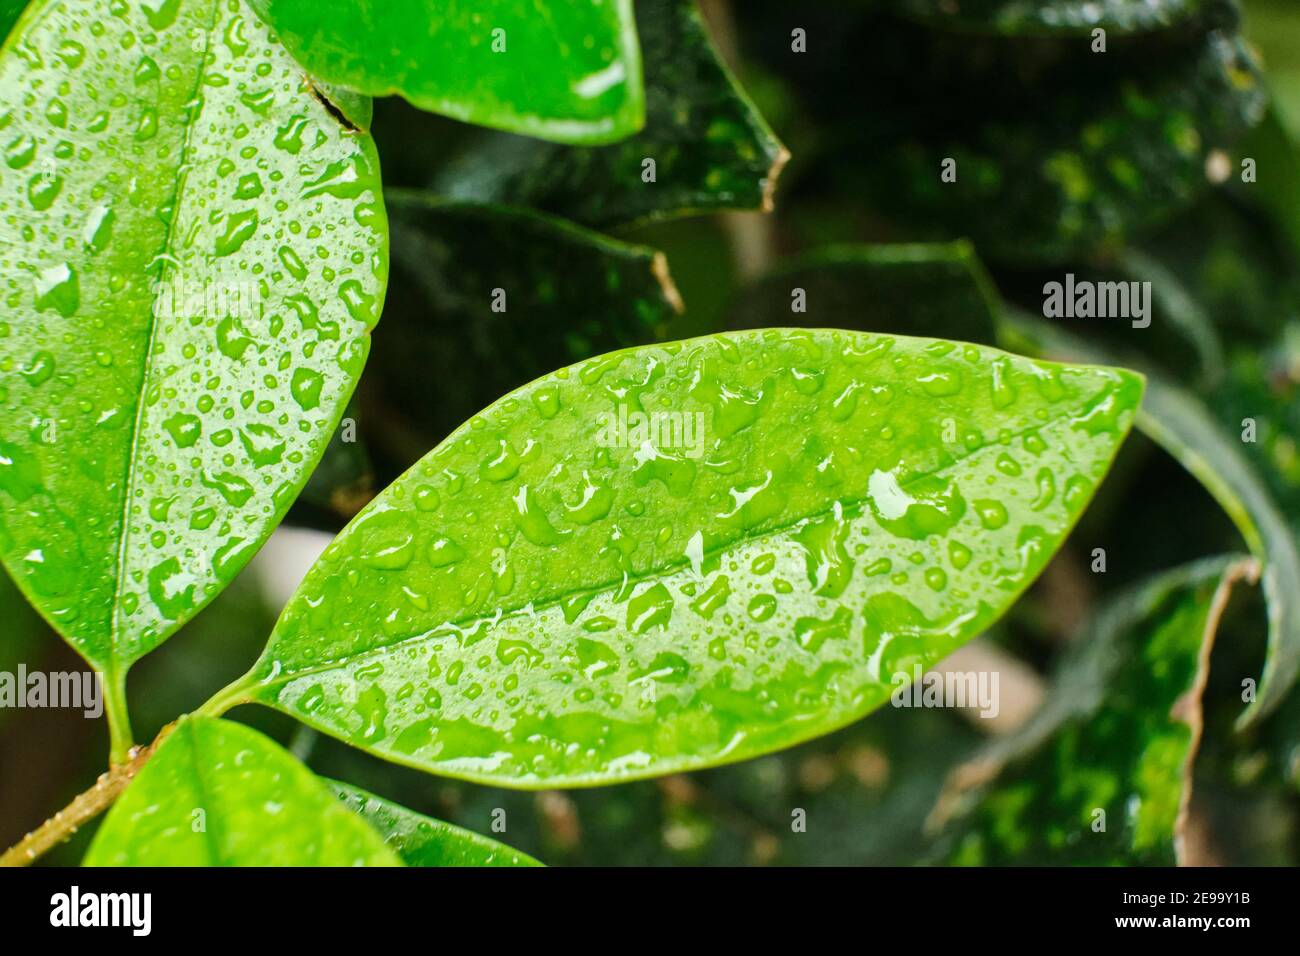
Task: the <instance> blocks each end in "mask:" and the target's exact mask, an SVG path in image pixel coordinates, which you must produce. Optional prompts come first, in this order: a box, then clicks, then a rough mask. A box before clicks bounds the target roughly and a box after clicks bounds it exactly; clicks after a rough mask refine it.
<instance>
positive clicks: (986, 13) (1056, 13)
mask: <svg viewBox="0 0 1300 956" xmlns="http://www.w3.org/2000/svg"><path fill="white" fill-rule="evenodd" d="M896 2H897V6H898V8H899V10H900V11H902V12H903V13H905V14H907V15H909V16H914V17H916V18H918V19H920V20H922V21H924V22H925V23H928V24H930V25H932V26H936V27H956V28H959V29H966V30H981V31H983V30H987V31H991V32H994V33H1004V34H1008V35H1013V36H1042V35H1056V34H1064V35H1084V36H1086V35H1088V34H1090V33H1091V32H1092V31H1093V30H1094V29H1095V28H1097V27H1101V28H1103V29H1105V30H1106V31H1107V32H1112V31H1113V32H1115V33H1141V32H1145V31H1149V30H1159V29H1162V28H1164V27H1169V26H1173V25H1176V24H1179V23H1181V22H1183V21H1185V20H1188V19H1190V18H1191V17H1192V16H1194V15H1195V14H1197V13H1200V12H1201V11H1202V10H1203V9H1205V8H1206V7H1207V6H1209V4H1207V3H1205V2H1204V0H959V2H955V3H954V2H953V0H896Z"/></svg>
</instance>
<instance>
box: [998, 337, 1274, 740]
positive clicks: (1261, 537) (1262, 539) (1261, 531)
mask: <svg viewBox="0 0 1300 956" xmlns="http://www.w3.org/2000/svg"><path fill="white" fill-rule="evenodd" d="M1013 321H1014V326H1015V327H1016V328H1018V329H1020V330H1022V331H1023V332H1024V333H1025V334H1026V335H1028V336H1029V338H1030V339H1036V340H1037V341H1038V342H1039V343H1040V344H1041V345H1042V346H1043V348H1044V351H1045V352H1046V354H1050V355H1052V356H1054V357H1058V358H1064V359H1068V360H1072V361H1083V362H1105V361H1110V360H1113V357H1112V356H1110V355H1109V354H1108V353H1106V352H1105V351H1104V350H1101V349H1098V348H1096V347H1095V346H1093V345H1090V344H1087V343H1084V342H1082V341H1080V340H1078V339H1076V338H1074V337H1073V336H1071V335H1069V334H1068V333H1066V332H1063V331H1061V330H1059V329H1057V328H1055V327H1053V326H1051V325H1049V324H1048V323H1046V322H1042V321H1032V322H1030V321H1026V320H1025V319H1023V318H1020V319H1015V320H1013ZM1146 375H1147V390H1146V398H1145V400H1144V402H1143V406H1142V412H1141V414H1140V415H1139V417H1138V426H1139V427H1140V428H1141V429H1142V431H1143V432H1145V433H1146V434H1147V435H1149V436H1150V437H1151V438H1152V439H1153V440H1154V441H1156V442H1157V443H1158V444H1160V445H1161V446H1162V447H1163V448H1164V449H1165V450H1166V451H1167V452H1169V454H1171V455H1173V456H1174V457H1175V458H1176V459H1178V461H1179V462H1181V463H1182V465H1183V467H1184V468H1186V469H1187V470H1188V471H1189V472H1190V473H1191V474H1192V475H1194V476H1195V477H1196V478H1197V480H1199V481H1200V482H1201V484H1203V485H1204V486H1205V489H1206V490H1207V491H1208V492H1209V493H1210V494H1211V495H1212V496H1213V497H1214V500H1215V501H1217V502H1218V503H1219V505H1220V507H1222V508H1223V510H1224V511H1225V512H1226V513H1227V515H1228V517H1229V518H1231V519H1232V522H1233V524H1235V525H1236V526H1237V530H1238V531H1240V532H1241V536H1242V538H1243V539H1245V542H1246V545H1247V547H1249V548H1250V551H1251V554H1253V555H1254V556H1255V557H1256V558H1257V559H1258V560H1259V562H1260V563H1261V564H1262V565H1263V569H1264V570H1263V575H1262V582H1263V588H1264V594H1265V596H1266V597H1267V599H1268V622H1269V632H1268V656H1267V659H1266V660H1265V662H1264V673H1263V675H1262V676H1261V678H1260V683H1259V689H1258V693H1257V695H1256V698H1255V700H1254V702H1253V703H1251V704H1250V706H1249V707H1248V708H1247V709H1246V710H1245V711H1244V712H1243V714H1242V717H1241V725H1242V726H1243V727H1247V726H1250V725H1252V724H1254V723H1256V722H1257V721H1259V720H1261V719H1262V718H1263V717H1265V716H1266V715H1268V714H1269V713H1270V712H1271V711H1273V710H1274V709H1275V708H1276V707H1277V706H1278V705H1279V704H1280V703H1281V702H1282V700H1283V699H1284V698H1285V697H1286V695H1287V692H1288V691H1289V690H1290V689H1291V688H1292V686H1293V685H1294V684H1295V683H1296V676H1297V674H1300V549H1298V548H1297V544H1296V537H1295V535H1294V533H1293V532H1292V529H1291V528H1290V527H1289V526H1288V524H1287V520H1286V518H1285V517H1284V516H1283V515H1282V513H1281V512H1280V511H1279V510H1278V507H1277V505H1276V504H1275V502H1274V500H1273V497H1272V495H1271V494H1270V492H1269V489H1268V486H1267V485H1265V484H1264V482H1263V481H1261V480H1260V478H1259V476H1258V474H1257V473H1256V471H1255V468H1254V467H1253V466H1252V464H1251V462H1250V461H1249V460H1248V459H1247V458H1246V457H1245V456H1244V455H1243V453H1242V450H1241V449H1242V443H1241V442H1240V441H1239V440H1238V439H1237V438H1235V437H1234V436H1232V435H1229V434H1225V433H1224V431H1223V428H1222V426H1220V425H1219V423H1218V422H1217V421H1216V420H1215V418H1214V416H1213V415H1212V414H1211V413H1210V411H1209V410H1208V409H1207V408H1206V407H1205V406H1204V405H1203V404H1202V403H1201V402H1200V401H1198V400H1197V399H1196V397H1195V396H1194V395H1193V394H1191V393H1190V392H1188V391H1187V390H1185V389H1182V388H1180V387H1179V386H1178V385H1176V384H1173V383H1171V382H1169V381H1168V380H1166V379H1165V378H1164V377H1163V376H1160V375H1156V374H1154V373H1153V372H1151V371H1150V370H1147V371H1146Z"/></svg>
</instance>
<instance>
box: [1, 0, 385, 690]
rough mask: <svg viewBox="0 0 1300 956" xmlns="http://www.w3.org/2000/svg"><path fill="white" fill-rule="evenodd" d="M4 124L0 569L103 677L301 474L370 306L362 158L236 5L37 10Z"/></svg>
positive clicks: (188, 605) (198, 585) (361, 146)
mask: <svg viewBox="0 0 1300 956" xmlns="http://www.w3.org/2000/svg"><path fill="white" fill-rule="evenodd" d="M196 38H201V39H202V40H203V41H204V45H205V46H204V48H205V49H206V51H207V52H206V53H204V52H202V50H201V49H199V47H198V45H197V43H196ZM196 50H197V52H196ZM106 90H121V91H130V92H129V94H128V93H126V92H123V93H122V94H121V96H120V100H121V102H120V103H119V102H118V99H119V97H117V96H113V97H107V95H106V94H105V92H104V91H106ZM196 91H197V92H196ZM110 100H111V101H112V102H110ZM0 113H2V114H3V116H4V120H3V122H4V124H5V129H4V131H3V133H2V134H0V139H3V142H4V144H5V148H6V149H7V169H6V170H5V178H4V181H3V188H2V189H0V212H2V213H3V216H0V219H2V220H3V225H0V245H2V246H3V248H4V249H5V250H6V251H5V253H4V255H3V257H2V258H0V275H2V276H3V281H4V283H5V284H6V287H7V289H8V292H7V296H8V299H7V302H8V309H7V313H6V315H5V317H4V319H5V321H4V323H3V329H4V332H3V338H0V367H3V368H4V369H6V370H7V371H6V375H5V381H4V385H3V388H2V389H0V498H2V499H3V501H4V506H3V508H2V509H0V551H2V552H3V558H4V562H5V564H6V566H7V567H8V568H9V569H10V571H11V572H12V573H13V575H14V577H15V578H16V580H17V581H18V583H19V586H20V587H21V588H22V589H23V591H24V592H25V593H26V594H27V595H28V597H29V598H30V599H31V600H32V601H33V603H35V604H36V606H37V607H38V609H40V610H41V612H42V613H43V614H44V615H45V616H46V617H47V618H48V619H49V620H50V621H51V623H53V624H54V626H55V627H56V628H57V629H58V630H59V631H60V632H61V633H62V634H63V635H64V636H65V637H67V638H68V640H69V641H70V642H71V643H72V645H73V646H74V647H75V648H76V649H77V650H78V651H79V652H80V653H81V654H82V655H83V656H85V657H86V658H87V659H88V660H89V661H90V662H91V663H93V664H94V665H95V666H96V667H98V668H100V669H103V670H105V671H106V672H108V673H109V675H110V680H114V681H117V682H119V683H120V680H121V675H122V674H123V673H124V672H125V669H126V668H127V667H128V666H129V665H130V664H131V663H132V662H133V661H135V660H136V659H137V658H139V657H140V656H141V655H143V654H145V653H147V652H148V651H150V650H151V649H153V648H154V647H156V646H157V645H158V644H159V643H161V642H162V641H163V640H165V639H166V638H167V637H168V636H169V635H170V634H171V633H172V632H173V631H175V629H176V628H177V627H179V626H180V625H181V623H183V622H184V621H185V620H187V619H188V618H190V617H192V616H193V615H194V614H195V613H197V611H198V610H199V609H200V608H202V607H203V606H204V605H205V604H207V603H208V601H210V600H211V599H212V597H213V596H214V595H215V594H216V593H217V592H218V591H220V590H221V588H222V587H223V586H224V585H225V584H226V583H227V582H228V581H229V580H230V579H231V578H232V577H233V576H234V575H235V573H236V572H237V571H238V570H239V569H240V568H241V567H242V566H243V565H244V564H245V563H246V562H247V561H248V559H249V558H250V557H251V556H252V554H253V553H254V552H255V551H256V550H257V548H258V546H259V545H260V544H261V543H262V542H263V541H264V540H265V538H266V536H267V535H268V534H270V532H271V529H272V528H273V527H274V526H275V525H276V523H277V522H278V521H279V519H280V517H281V516H282V515H283V514H284V512H285V511H286V509H287V508H288V507H289V504H290V503H291V502H292V501H293V499H294V497H295V496H296V495H297V493H298V490H299V489H300V488H301V487H302V485H303V483H304V482H305V481H306V479H307V475H308V474H309V472H310V471H311V468H312V466H313V465H314V464H315V462H316V460H317V459H318V458H319V457H320V454H321V452H322V450H323V448H324V445H325V441H326V439H327V437H328V435H329V433H330V431H331V429H332V428H333V426H334V424H335V422H336V421H337V419H338V416H339V414H340V413H341V411H342V409H343V406H344V404H345V402H346V401H347V398H348V395H349V393H350V392H351V391H352V388H353V386H354V385H355V383H356V380H357V376H358V375H359V374H360V371H361V366H362V364H363V363H364V362H365V358H366V353H367V350H368V340H369V332H370V329H371V327H372V326H373V325H374V323H375V319H376V318H377V316H378V313H379V308H380V300H381V299H382V296H383V285H384V275H385V272H386V270H387V227H386V224H385V216H384V210H383V206H382V201H381V197H380V189H379V168H378V160H377V157H376V155H375V151H374V147H373V145H372V143H371V142H370V140H369V138H368V137H364V136H359V135H355V134H353V133H350V132H348V131H347V130H345V129H343V128H342V127H341V126H340V125H339V123H338V122H337V121H336V120H335V119H334V118H333V117H332V116H331V115H330V114H329V113H328V112H327V111H326V110H325V108H324V107H323V105H322V104H321V103H320V102H319V101H318V100H317V99H315V98H314V97H313V96H312V95H311V94H310V92H309V91H308V90H307V89H306V87H305V85H304V78H303V75H302V71H301V70H300V68H299V67H298V66H297V64H295V63H294V62H293V60H292V59H291V58H290V57H289V55H288V53H286V52H285V51H284V50H283V49H282V48H280V47H279V46H278V45H277V44H276V43H275V42H274V41H273V40H272V39H271V38H270V36H269V35H268V33H267V31H266V29H265V28H264V27H263V26H262V25H261V24H260V22H259V21H258V20H257V18H256V17H255V16H253V15H252V13H251V12H250V11H249V10H248V9H247V8H246V7H244V6H243V5H242V4H241V3H239V2H238V0H207V2H201V0H174V2H168V3H161V4H144V5H133V6H131V7H130V8H123V12H122V14H121V15H120V16H119V15H113V14H110V13H109V11H108V8H107V7H105V6H104V5H103V4H102V3H99V2H92V0H64V2H57V3H56V2H42V3H41V4H40V5H39V6H38V7H35V8H33V9H32V10H31V11H30V12H29V14H28V15H27V16H26V17H25V18H24V20H23V22H22V27H21V32H20V33H19V34H15V36H14V37H12V38H11V40H10V42H9V44H8V45H7V46H6V48H5V51H4V56H3V58H2V59H0ZM8 370H12V372H13V373H14V374H10V373H9V371H8Z"/></svg>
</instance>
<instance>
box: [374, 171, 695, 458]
mask: <svg viewBox="0 0 1300 956" xmlns="http://www.w3.org/2000/svg"><path fill="white" fill-rule="evenodd" d="M389 196H390V204H391V213H392V216H393V236H394V242H393V255H394V261H393V276H392V288H393V295H391V296H390V299H389V307H388V310H387V312H386V313H385V316H384V334H383V335H382V336H380V337H378V339H377V340H376V342H375V352H374V356H373V358H372V360H371V368H372V370H373V373H374V374H373V375H372V376H370V377H369V378H368V383H367V384H368V385H371V386H372V387H373V389H374V390H375V392H376V393H377V394H378V395H380V396H382V398H383V400H384V403H385V404H384V407H383V409H382V416H380V415H378V414H376V415H375V416H372V417H371V418H370V419H369V420H368V421H367V423H366V425H367V437H368V438H370V439H372V440H373V443H374V445H375V449H376V451H378V450H380V449H386V450H387V451H388V453H389V455H390V457H392V458H395V459H396V460H398V461H400V467H399V468H398V471H401V470H404V469H405V468H406V466H407V465H409V464H410V463H411V462H412V461H415V460H416V459H417V458H419V457H420V456H421V455H423V454H424V453H425V452H426V451H428V450H429V448H430V447H432V446H433V445H434V444H436V443H437V442H439V441H441V440H442V439H443V438H445V437H446V436H447V435H448V434H450V432H451V430H452V429H454V428H455V427H456V426H458V425H460V424H461V423H462V422H463V421H465V419H467V418H469V417H470V416H471V415H473V414H474V413H475V412H477V411H479V410H480V409H482V408H483V407H484V406H486V405H488V404H490V403H491V402H492V401H493V400H495V399H496V398H499V397H500V396H501V395H504V394H505V393H506V392H508V391H511V390H512V389H515V388H518V387H519V386H520V385H523V384H525V383H527V382H530V381H532V380H533V379H535V378H537V377H538V376H541V375H544V374H546V373H547V372H548V371H550V370H552V369H555V368H558V367H560V366H562V365H568V364H570V363H572V362H576V361H578V360H580V359H584V358H589V357H590V356H592V355H595V354H600V353H603V352H611V351H613V350H615V349H618V348H626V347H629V346H633V345H643V344H646V343H649V342H653V341H656V340H657V339H659V338H661V337H662V336H661V332H662V330H663V328H664V327H665V326H666V325H667V323H668V321H669V320H670V319H671V318H672V317H673V316H674V315H675V314H676V313H677V311H678V310H680V309H681V307H682V303H681V300H680V298H679V296H678V294H677V289H676V288H675V286H674V285H673V282H672V278H671V277H670V276H669V273H668V264H667V261H666V260H665V259H664V257H663V256H662V255H660V254H659V253H658V252H656V251H655V250H654V249H651V248H648V247H646V246H642V245H633V244H629V243H626V242H619V241H617V240H614V239H610V238H608V237H607V236H602V235H599V234H597V233H594V232H590V231H588V230H586V229H583V228H580V227H577V226H574V225H572V224H570V223H566V222H564V221H563V220H560V219H554V218H552V217H550V216H544V215H539V214H537V213H533V212H530V211H528V210H525V209H513V208H509V207H504V206H481V205H475V204H466V203H446V202H440V201H438V200H437V199H436V198H434V197H432V196H430V195H428V194H424V193H416V192H406V191H401V192H392V193H390V194H389ZM412 394H418V395H422V396H428V399H427V400H425V401H421V402H420V403H418V404H415V405H413V404H412V403H411V402H409V401H408V400H406V398H405V396H409V395H412ZM381 419H382V420H381ZM381 474H382V472H381ZM395 474H396V472H391V473H389V476H388V477H390V478H391V477H393V476H394V475H395Z"/></svg>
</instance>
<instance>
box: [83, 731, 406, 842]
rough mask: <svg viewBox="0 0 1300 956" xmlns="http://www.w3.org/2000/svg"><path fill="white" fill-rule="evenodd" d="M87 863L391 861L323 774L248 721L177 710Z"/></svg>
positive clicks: (98, 837) (101, 832) (375, 836)
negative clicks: (176, 720) (175, 720)
mask: <svg viewBox="0 0 1300 956" xmlns="http://www.w3.org/2000/svg"><path fill="white" fill-rule="evenodd" d="M85 864H86V865H87V866H399V865H400V861H399V860H398V859H397V858H396V857H395V856H394V854H393V852H392V851H391V850H389V849H388V847H387V846H386V845H385V844H384V840H383V837H382V836H380V835H379V833H378V832H376V831H375V830H374V828H372V827H371V826H370V825H369V824H368V823H366V822H365V821H364V820H363V819H362V818H361V817H359V816H357V815H356V814H355V813H352V812H351V811H349V810H348V809H347V808H346V807H344V806H343V804H341V803H340V802H339V801H338V799H337V798H336V797H335V796H334V794H333V793H331V792H330V789H329V787H328V786H327V785H326V783H325V781H323V780H321V779H320V778H319V777H317V776H316V775H314V774H313V773H312V772H311V771H310V770H308V769H307V768H306V767H304V766H303V765H302V764H300V763H299V762H298V761H297V760H295V759H294V758H293V757H292V756H291V755H290V754H288V753H286V752H285V751H284V750H282V749H281V748H280V747H279V745H277V744H276V743H274V742H273V741H271V740H270V739H268V738H267V737H264V736H263V735H262V734H260V733H258V732H257V731H255V730H252V729H251V728H248V727H245V726H243V725H242V724H236V723H231V722H230V721H226V720H215V719H213V718H211V717H186V718H184V719H183V720H182V721H181V722H180V724H178V725H177V727H176V729H175V730H173V731H172V732H171V734H170V735H169V736H168V737H167V738H166V739H165V740H163V742H162V743H161V744H160V745H159V746H158V750H157V752H156V753H154V755H153V756H152V757H151V758H150V759H149V762H148V763H147V764H145V766H144V769H142V770H141V771H140V773H139V775H138V776H137V777H136V778H135V779H134V780H133V781H132V782H131V785H130V786H129V787H127V789H126V792H125V793H123V794H122V796H121V797H120V798H118V801H117V803H115V804H114V805H113V808H112V809H111V810H110V811H109V813H108V816H107V818H106V819H105V820H104V823H103V825H102V826H101V827H100V829H99V832H98V833H96V834H95V841H94V843H92V844H91V847H90V851H89V852H88V853H87V854H86V859H85Z"/></svg>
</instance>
